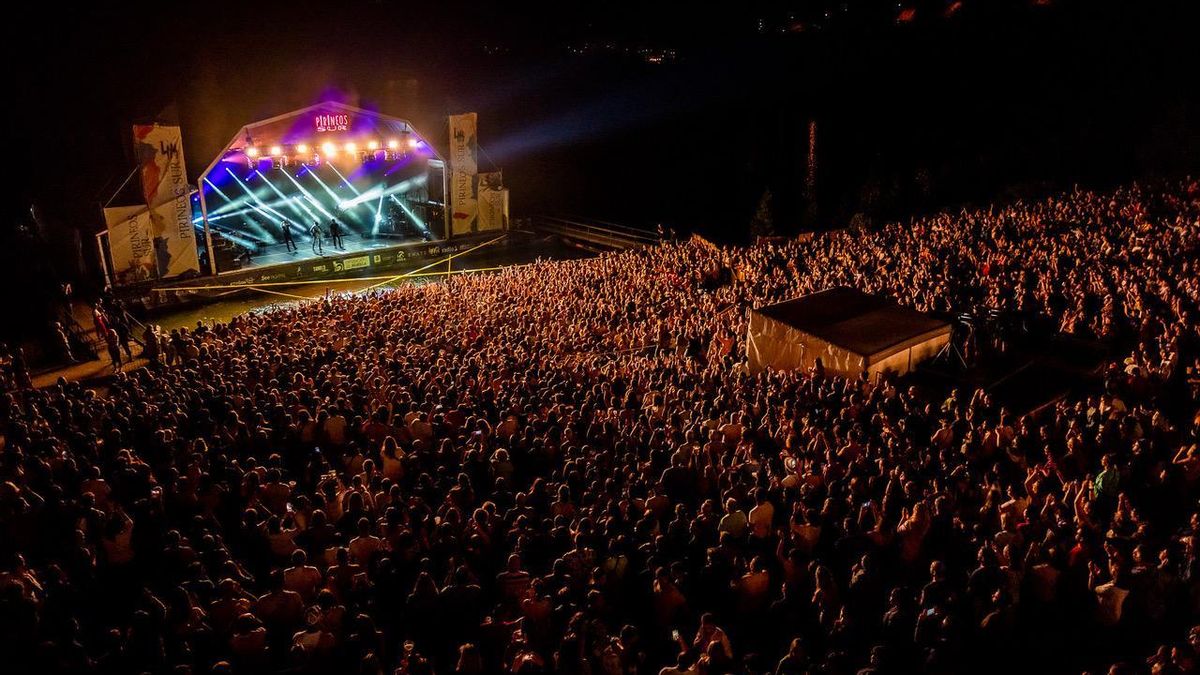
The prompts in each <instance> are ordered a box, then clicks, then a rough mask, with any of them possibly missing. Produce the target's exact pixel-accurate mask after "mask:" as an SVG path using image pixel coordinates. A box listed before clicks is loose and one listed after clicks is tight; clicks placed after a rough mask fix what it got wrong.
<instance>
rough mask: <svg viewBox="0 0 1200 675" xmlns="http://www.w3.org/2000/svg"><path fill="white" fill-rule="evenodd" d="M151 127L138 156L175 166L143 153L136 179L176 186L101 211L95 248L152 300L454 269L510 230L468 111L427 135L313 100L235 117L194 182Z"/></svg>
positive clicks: (121, 290) (122, 288)
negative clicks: (161, 197) (234, 126)
mask: <svg viewBox="0 0 1200 675" xmlns="http://www.w3.org/2000/svg"><path fill="white" fill-rule="evenodd" d="M147 128H148V129H151V131H152V132H153V134H158V135H159V136H164V138H166V139H167V140H161V141H156V142H154V143H151V142H150V141H145V142H143V144H142V145H143V146H145V147H144V151H145V153H146V154H147V155H149V154H150V153H153V155H154V157H156V158H167V159H170V160H171V161H172V162H174V163H173V164H170V165H169V166H168V168H162V167H158V165H153V166H152V165H150V164H148V163H143V166H142V172H143V176H142V183H143V184H145V185H149V184H155V185H157V184H158V183H160V182H163V181H164V180H166V178H170V179H171V180H173V181H174V182H175V184H174V185H172V187H171V191H172V192H173V193H174V194H175V195H177V196H176V197H174V198H171V199H169V200H168V201H166V202H163V206H155V207H154V208H153V209H151V208H149V207H145V206H137V205H131V206H128V207H117V208H110V209H106V211H105V219H106V223H108V226H109V229H108V230H106V231H105V232H103V233H100V234H98V235H97V245H98V246H99V248H100V252H101V260H102V263H103V264H104V271H105V275H106V277H107V278H108V281H109V283H110V284H111V286H112V287H113V288H114V290H115V292H117V293H118V294H119V295H122V296H125V297H129V298H134V297H137V298H150V299H149V300H148V303H149V304H152V305H158V304H170V303H172V302H178V301H180V300H186V299H188V298H189V294H193V293H210V292H211V291H219V290H223V289H237V288H246V287H249V286H252V285H255V284H265V285H272V284H287V283H294V282H301V283H317V282H319V281H320V280H323V279H324V280H339V279H347V278H351V277H357V278H365V277H370V276H372V275H376V274H378V275H381V276H380V278H381V279H388V278H389V277H388V276H386V275H388V274H394V273H395V272H394V271H395V270H400V271H401V272H400V273H401V274H406V273H410V272H412V271H413V269H412V268H414V267H420V268H422V269H423V268H424V267H430V266H437V265H441V264H442V263H446V265H445V266H444V267H442V269H443V270H444V271H445V273H449V271H450V270H451V268H452V267H453V260H454V258H456V257H457V256H459V255H462V254H464V253H465V252H468V251H473V250H476V249H477V248H480V247H489V246H495V245H497V244H499V243H500V242H502V241H504V240H505V238H506V236H505V232H506V231H508V229H509V220H508V191H507V190H506V189H505V188H504V187H503V179H502V175H501V173H500V171H499V170H498V169H497V168H496V167H494V166H492V167H491V170H484V168H483V167H481V166H480V165H479V160H478V145H477V141H476V138H475V128H476V121H475V114H474V113H464V114H461V115H452V116H450V118H449V120H448V123H447V127H446V131H448V133H446V134H445V135H443V133H445V132H443V133H438V134H436V135H435V136H432V137H431V136H428V135H425V134H423V133H421V132H419V131H418V130H417V129H416V128H415V127H414V126H413V124H412V123H411V122H409V121H408V120H406V119H402V118H399V117H392V116H389V115H385V114H382V113H380V112H377V111H372V110H365V109H362V108H358V107H355V106H351V105H347V104H343V103H338V102H324V103H318V104H315V105H311V106H308V107H306V108H302V109H300V110H295V111H292V112H288V113H284V114H282V115H277V116H275V117H271V118H269V119H265V120H261V121H258V122H252V123H250V124H247V125H245V126H242V127H241V128H240V129H239V130H238V131H237V133H236V134H235V135H234V136H233V137H232V138H230V140H229V141H228V142H227V143H226V144H225V146H224V148H223V149H222V150H221V151H220V152H219V153H218V154H217V155H216V156H215V158H214V159H213V160H212V161H211V162H210V163H209V164H208V165H207V167H205V169H204V170H203V171H202V172H201V173H200V176H199V180H198V181H197V183H196V186H195V188H192V189H191V190H190V192H189V186H187V185H186V183H184V182H182V180H183V178H185V176H186V174H185V169H184V168H183V164H182V160H181V156H180V154H179V151H178V146H179V141H178V138H179V133H178V129H177V128H170V127H160V126H153V127H147ZM147 134H150V135H147ZM153 134H151V133H150V132H147V133H146V134H143V135H144V136H146V138H149V139H150V140H154V138H157V137H156V136H153ZM437 138H446V139H448V141H449V142H448V143H440V144H439V142H438V141H437V140H436V139H437ZM439 147H440V148H446V149H439ZM160 156H161V157H160ZM156 161H157V160H156ZM147 167H150V168H147ZM456 167H457V168H456ZM132 176H133V174H131V176H130V177H131V178H132ZM126 183H128V180H127V181H126ZM452 183H453V185H454V187H453V189H451V184H452ZM122 187H124V186H122ZM146 203H148V204H149V203H151V201H150V200H147V202H146ZM189 215H190V218H189ZM189 221H190V222H189ZM335 233H337V234H338V235H339V236H338V237H337V238H336V241H338V243H339V245H338V246H335V245H334V244H335V237H334V236H333V235H334V234H335ZM314 242H319V243H320V246H319V248H318V247H317V246H315V245H314ZM429 274H432V273H429Z"/></svg>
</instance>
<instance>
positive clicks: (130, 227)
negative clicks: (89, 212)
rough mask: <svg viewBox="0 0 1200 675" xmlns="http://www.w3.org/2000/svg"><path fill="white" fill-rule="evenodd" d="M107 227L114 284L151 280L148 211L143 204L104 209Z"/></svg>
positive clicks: (152, 255) (151, 251)
mask: <svg viewBox="0 0 1200 675" xmlns="http://www.w3.org/2000/svg"><path fill="white" fill-rule="evenodd" d="M104 222H105V224H106V225H107V226H108V251H109V256H110V257H111V258H112V280H113V283H114V284H116V285H124V284H132V283H137V282H139V281H148V280H150V279H154V278H155V277H156V276H157V274H156V271H157V270H156V265H155V260H154V242H153V241H152V237H151V224H150V210H149V209H148V208H146V207H145V206H141V205H138V206H118V207H115V208H108V209H104Z"/></svg>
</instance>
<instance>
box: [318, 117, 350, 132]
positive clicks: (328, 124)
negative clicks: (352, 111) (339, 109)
mask: <svg viewBox="0 0 1200 675" xmlns="http://www.w3.org/2000/svg"><path fill="white" fill-rule="evenodd" d="M313 126H314V127H316V130H317V131H318V132H325V131H349V130H350V116H349V115H347V114H346V113H321V114H320V115H315V116H314V117H313Z"/></svg>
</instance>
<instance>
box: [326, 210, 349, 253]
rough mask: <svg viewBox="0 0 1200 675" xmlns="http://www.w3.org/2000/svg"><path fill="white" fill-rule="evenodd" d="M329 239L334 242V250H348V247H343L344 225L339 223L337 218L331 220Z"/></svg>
mask: <svg viewBox="0 0 1200 675" xmlns="http://www.w3.org/2000/svg"><path fill="white" fill-rule="evenodd" d="M329 238H330V239H332V240H333V247H334V248H336V249H341V250H343V251H344V250H346V247H345V246H343V245H342V224H341V223H339V222H338V221H337V218H331V219H330V220H329Z"/></svg>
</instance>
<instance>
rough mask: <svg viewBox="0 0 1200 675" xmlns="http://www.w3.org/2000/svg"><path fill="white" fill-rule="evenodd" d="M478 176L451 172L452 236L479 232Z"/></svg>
mask: <svg viewBox="0 0 1200 675" xmlns="http://www.w3.org/2000/svg"><path fill="white" fill-rule="evenodd" d="M476 181H477V176H474V175H472V174H469V173H463V172H462V171H451V172H450V234H451V235H459V234H470V233H472V232H476V231H478V218H479V200H478V192H477V184H476Z"/></svg>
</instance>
